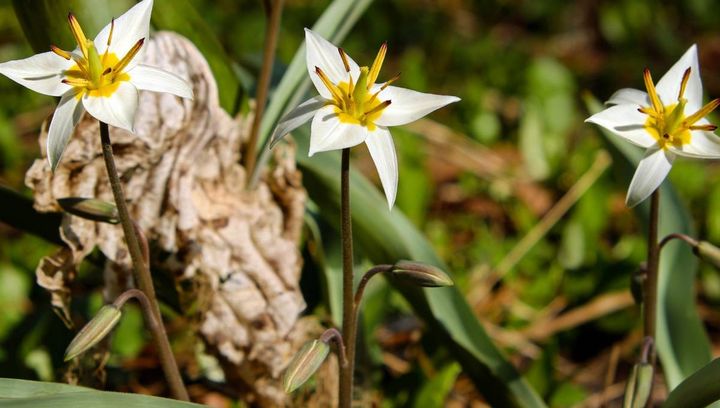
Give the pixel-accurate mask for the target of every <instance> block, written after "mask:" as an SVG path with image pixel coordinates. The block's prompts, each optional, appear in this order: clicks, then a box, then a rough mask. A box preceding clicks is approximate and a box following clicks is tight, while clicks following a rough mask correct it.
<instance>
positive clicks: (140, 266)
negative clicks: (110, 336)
mask: <svg viewBox="0 0 720 408" xmlns="http://www.w3.org/2000/svg"><path fill="white" fill-rule="evenodd" d="M100 140H101V142H102V151H103V158H104V159H105V167H106V168H107V172H108V178H109V179H110V187H111V188H112V192H113V197H114V198H115V205H116V206H117V209H118V216H119V218H120V224H121V225H122V229H123V233H124V235H125V242H126V243H127V247H128V252H129V253H130V258H131V259H132V264H133V272H134V277H135V282H136V284H137V285H138V287H139V288H140V290H141V291H142V292H143V293H144V294H145V296H146V297H147V300H148V302H149V305H148V306H149V310H150V311H151V312H152V314H153V317H154V322H153V320H152V319H149V320H148V321H147V323H148V328H149V329H150V333H151V334H152V337H153V340H154V341H155V344H156V346H157V348H158V352H159V356H160V363H161V365H162V368H163V372H164V373H165V378H166V379H167V381H168V385H169V386H170V390H171V392H172V395H173V396H174V397H175V398H176V399H179V400H183V401H189V400H190V398H189V396H188V393H187V390H186V389H185V385H184V384H183V382H182V377H181V376H180V371H179V370H178V367H177V363H176V362H175V356H174V355H173V353H172V349H171V348H170V342H169V341H168V338H167V333H166V332H165V327H164V326H163V323H162V318H161V317H160V307H159V306H158V303H157V298H156V297H155V288H154V287H153V283H152V277H151V275H150V270H149V269H148V265H147V264H146V263H145V260H144V259H143V250H142V248H141V245H140V242H139V240H138V235H137V232H136V228H135V226H134V223H133V221H132V219H131V218H130V213H129V212H128V209H127V205H126V204H125V194H124V193H123V189H122V184H121V183H120V177H119V176H118V172H117V168H116V167H115V159H114V157H113V149H112V143H111V142H110V130H109V128H108V125H107V123H103V122H100ZM141 302H142V300H141Z"/></svg>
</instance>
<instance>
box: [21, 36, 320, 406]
mask: <svg viewBox="0 0 720 408" xmlns="http://www.w3.org/2000/svg"><path fill="white" fill-rule="evenodd" d="M144 63H146V64H149V65H155V66H159V67H161V68H164V69H166V70H169V71H172V72H174V73H176V74H179V75H181V76H183V77H185V78H189V79H190V81H191V82H192V84H193V90H194V93H195V98H194V100H193V101H188V100H182V99H179V98H177V97H175V96H172V95H169V94H157V93H150V92H141V93H140V101H139V108H138V116H137V118H136V121H135V128H136V134H135V135H133V134H130V133H128V132H125V131H123V130H121V129H114V128H111V130H110V134H111V139H112V141H113V149H114V151H115V157H116V163H117V167H118V170H119V172H120V177H121V179H122V180H123V183H124V188H125V194H126V196H127V201H128V205H129V210H130V213H131V215H132V216H133V217H134V220H135V221H136V222H137V224H138V225H139V226H140V228H142V229H143V231H144V232H145V234H146V235H147V237H148V239H149V240H150V241H151V243H152V245H151V246H152V247H153V251H152V262H151V263H152V266H153V271H154V273H160V272H159V271H162V272H164V273H166V274H168V275H169V276H171V277H172V278H173V279H174V283H175V289H176V290H177V291H178V292H179V293H178V295H179V296H178V297H179V299H180V304H181V307H183V312H184V313H186V315H185V317H187V318H188V321H190V322H197V327H191V328H187V327H186V329H191V330H196V331H198V332H199V334H200V335H201V336H202V338H203V340H204V341H205V342H206V343H207V345H208V346H209V347H208V351H210V352H213V351H214V352H215V354H216V356H217V357H218V359H219V360H220V361H221V363H222V364H223V367H224V369H225V371H226V377H227V378H239V379H242V380H243V381H244V382H245V386H246V387H247V389H248V390H249V391H251V393H250V394H249V395H248V398H249V399H250V400H255V401H259V402H266V403H270V404H273V405H277V404H281V403H283V402H284V401H286V396H285V395H284V393H283V392H282V389H281V386H280V383H279V379H280V376H281V374H282V371H283V369H284V368H285V366H286V365H287V363H288V362H289V360H290V358H291V356H292V353H293V352H294V350H295V347H294V346H293V344H297V343H299V342H302V341H304V340H305V337H306V336H305V333H304V329H303V328H302V327H300V326H302V325H298V324H297V322H298V317H299V315H300V313H301V312H302V310H303V309H304V308H305V302H304V300H303V298H302V294H301V292H300V290H299V287H298V283H299V275H300V267H301V262H302V258H301V256H300V254H299V251H298V244H297V243H298V240H299V235H300V229H301V226H302V216H303V212H304V205H305V197H306V195H305V191H304V189H303V188H302V185H301V175H300V173H299V172H298V171H297V169H296V168H295V162H294V158H293V157H294V154H293V152H292V149H293V148H292V147H288V146H281V147H280V148H279V149H276V152H274V154H275V162H276V166H275V168H274V170H272V171H271V172H269V174H268V175H267V176H266V177H265V179H264V180H263V181H262V182H260V183H259V184H258V186H257V188H256V189H255V190H254V191H246V188H245V185H246V180H247V175H246V174H245V172H244V169H243V168H242V166H240V165H239V164H238V163H239V159H240V157H239V152H240V151H241V150H240V147H241V144H242V143H243V140H244V138H245V137H246V135H247V134H248V131H249V125H250V120H249V119H247V118H240V119H233V118H232V117H230V116H229V115H228V114H227V113H226V112H225V111H224V110H222V109H221V108H220V107H219V104H218V95H217V87H216V84H215V81H214V79H213V77H212V74H211V72H210V70H209V67H208V65H207V63H206V61H205V60H204V58H203V57H202V55H201V54H200V53H199V52H198V50H197V49H196V48H195V47H194V46H193V45H192V44H191V43H190V42H188V41H187V40H185V39H184V38H182V37H180V36H178V35H176V34H172V33H157V34H156V35H155V36H154V37H153V38H152V39H151V41H150V42H149V43H148V50H147V53H146V56H145V60H144ZM98 132H99V130H98V124H97V121H95V120H94V119H93V118H92V117H90V116H89V115H85V117H84V119H83V120H82V121H81V122H80V124H79V125H78V127H77V128H76V130H75V134H74V135H73V137H72V138H71V140H70V143H69V144H68V146H67V149H66V151H65V153H64V156H63V158H62V160H61V162H60V166H59V167H58V169H57V170H56V171H55V173H54V174H53V173H51V172H50V168H49V166H48V164H47V160H46V159H45V158H44V157H43V158H41V159H38V160H36V161H35V163H34V164H33V166H32V168H31V169H30V170H29V171H28V173H27V174H26V184H27V185H28V186H29V187H30V188H32V189H33V190H34V191H35V208H36V209H38V210H39V211H59V207H58V205H57V201H56V200H57V199H58V198H62V197H70V196H74V197H94V198H98V199H102V200H107V201H112V193H111V190H110V186H109V184H108V181H107V175H106V170H105V165H104V162H103V158H102V153H101V150H100V138H99V133H98ZM46 136H47V134H46V129H45V130H44V131H43V132H42V134H41V135H40V146H41V149H42V150H43V156H45V151H44V146H45V140H46ZM66 221H67V222H66V224H67V225H66V228H65V229H64V230H66V231H65V232H66V234H65V235H63V239H64V240H65V241H66V242H67V243H68V245H69V246H70V248H71V252H72V256H73V258H74V261H75V263H78V262H79V261H81V260H82V259H83V258H84V257H85V256H86V255H87V254H88V253H89V252H90V251H92V250H93V248H95V247H96V246H97V247H99V249H100V250H101V251H102V253H103V254H104V255H105V256H106V257H107V258H108V260H109V262H108V265H107V266H106V267H105V281H106V295H107V297H108V299H112V298H113V297H114V296H116V295H117V294H118V293H120V292H121V291H122V290H124V289H125V288H126V286H127V285H128V284H129V282H131V281H132V278H131V275H130V274H129V269H128V268H129V265H130V258H129V254H128V252H127V249H126V247H125V244H124V242H123V236H122V230H121V228H120V227H119V226H118V225H110V224H103V223H95V222H91V221H87V220H83V219H80V218H77V217H72V216H68V217H67V220H66ZM68 236H72V239H67V238H68ZM158 290H159V291H160V289H158ZM193 308H194V309H193ZM188 314H190V316H188ZM179 360H182V359H179Z"/></svg>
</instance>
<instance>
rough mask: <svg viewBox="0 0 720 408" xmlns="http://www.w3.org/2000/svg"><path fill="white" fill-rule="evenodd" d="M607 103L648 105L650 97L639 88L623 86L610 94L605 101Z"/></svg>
mask: <svg viewBox="0 0 720 408" xmlns="http://www.w3.org/2000/svg"><path fill="white" fill-rule="evenodd" d="M605 104H607V105H622V104H632V105H638V106H650V98H649V97H648V94H647V92H643V91H641V90H639V89H632V88H623V89H621V90H619V91H617V92H615V93H614V94H612V96H610V99H608V100H607V102H605Z"/></svg>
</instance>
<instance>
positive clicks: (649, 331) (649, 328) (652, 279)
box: [643, 189, 660, 365]
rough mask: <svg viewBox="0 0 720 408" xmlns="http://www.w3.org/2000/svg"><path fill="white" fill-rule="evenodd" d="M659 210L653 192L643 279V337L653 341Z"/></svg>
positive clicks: (655, 316)
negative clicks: (645, 270)
mask: <svg viewBox="0 0 720 408" xmlns="http://www.w3.org/2000/svg"><path fill="white" fill-rule="evenodd" d="M659 210H660V191H659V189H658V190H655V192H654V193H652V195H651V196H650V223H649V227H648V236H647V246H648V248H647V278H646V279H645V293H644V301H643V306H644V308H645V314H644V325H643V329H644V331H645V336H646V337H650V338H652V339H653V340H654V339H655V325H656V321H657V286H658V266H659V258H660V247H659V245H658V214H659ZM649 363H650V364H652V365H655V351H654V350H653V351H652V352H651V353H650V358H649Z"/></svg>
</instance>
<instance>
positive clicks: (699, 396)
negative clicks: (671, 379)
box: [662, 359, 720, 408]
mask: <svg viewBox="0 0 720 408" xmlns="http://www.w3.org/2000/svg"><path fill="white" fill-rule="evenodd" d="M718 378H720V359H715V360H713V361H712V362H710V364H708V365H706V366H705V367H703V368H701V369H699V370H697V371H696V372H695V373H693V374H692V375H691V376H689V377H688V378H687V379H685V381H683V382H681V383H680V384H678V386H677V387H675V389H674V390H672V392H671V393H670V395H668V397H667V400H665V403H664V404H663V405H662V406H663V408H695V407H698V408H701V407H706V406H708V405H710V404H711V403H713V402H715V401H720V386H718V381H717V379H718ZM714 405H717V404H714Z"/></svg>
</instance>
